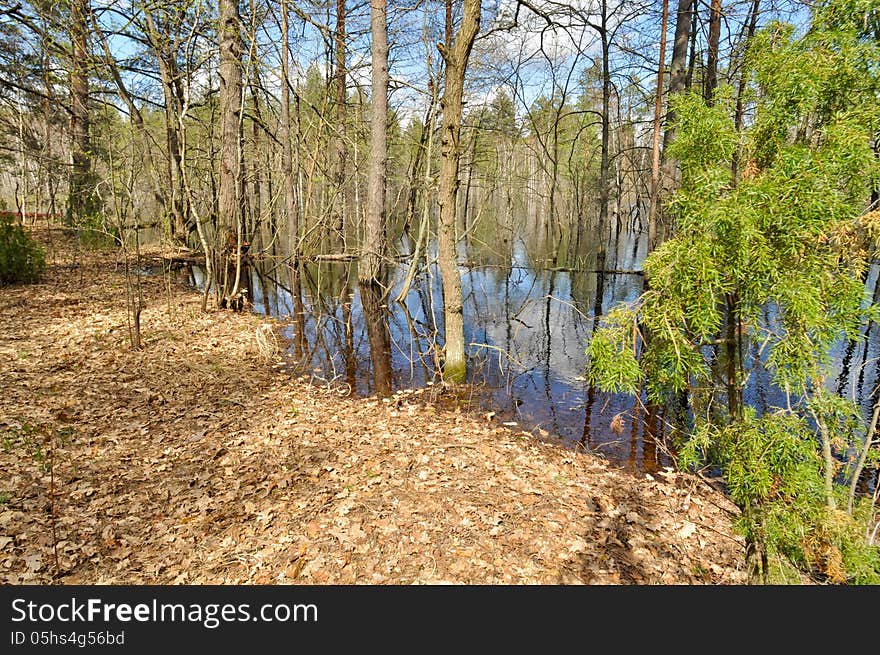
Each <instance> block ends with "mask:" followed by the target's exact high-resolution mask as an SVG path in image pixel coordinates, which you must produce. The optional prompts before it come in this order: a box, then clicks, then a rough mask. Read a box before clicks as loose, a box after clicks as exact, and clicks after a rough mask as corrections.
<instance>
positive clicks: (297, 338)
mask: <svg viewBox="0 0 880 655" xmlns="http://www.w3.org/2000/svg"><path fill="white" fill-rule="evenodd" d="M288 15H289V9H288V0H281V125H280V126H279V127H280V131H279V137H280V139H281V170H282V173H281V178H282V179H283V180H284V213H285V216H286V219H287V231H288V238H289V240H290V289H291V292H290V293H291V296H292V297H293V316H292V318H293V331H294V341H293V343H294V350H295V355H296V357H297V358H298V359H300V360H303V359H304V358H305V356H306V347H305V346H306V333H305V310H304V308H303V302H302V285H301V284H300V257H299V207H298V202H297V198H296V177H297V176H296V173H295V171H294V170H293V135H292V134H291V132H292V130H291V128H290V126H291V120H290V44H289V41H288Z"/></svg>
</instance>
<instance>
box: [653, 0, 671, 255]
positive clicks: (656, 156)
mask: <svg viewBox="0 0 880 655" xmlns="http://www.w3.org/2000/svg"><path fill="white" fill-rule="evenodd" d="M668 18H669V0H663V15H662V17H661V19H660V57H659V58H660V64H659V65H658V66H657V93H656V95H655V96H654V141H653V148H652V152H651V155H652V157H651V209H650V213H649V215H648V253H651V252H652V251H653V250H654V248H656V247H657V245H658V244H657V218H658V215H659V213H660V121H661V118H662V116H663V74H664V72H665V69H666V24H667V21H668Z"/></svg>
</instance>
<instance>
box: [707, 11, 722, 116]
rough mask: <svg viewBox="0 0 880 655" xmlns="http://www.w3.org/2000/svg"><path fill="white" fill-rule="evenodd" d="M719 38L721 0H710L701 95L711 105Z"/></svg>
mask: <svg viewBox="0 0 880 655" xmlns="http://www.w3.org/2000/svg"><path fill="white" fill-rule="evenodd" d="M720 39H721V0H712V5H711V7H710V8H709V41H708V50H709V54H708V58H707V61H706V83H705V86H704V87H703V97H704V98H705V99H706V103H707V104H709V105H711V104H712V102H713V96H714V95H715V89H716V88H717V87H718V41H719V40H720Z"/></svg>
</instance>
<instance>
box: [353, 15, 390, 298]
mask: <svg viewBox="0 0 880 655" xmlns="http://www.w3.org/2000/svg"><path fill="white" fill-rule="evenodd" d="M385 3H386V0H371V1H370V33H371V35H372V39H373V43H372V55H373V59H372V76H373V98H372V111H371V114H370V171H369V183H368V189H367V194H368V199H367V222H366V229H365V233H364V244H363V248H362V250H361V258H360V263H359V265H358V277H359V279H360V282H361V284H370V285H378V284H379V281H380V279H381V268H382V267H381V264H382V256H383V254H384V251H385V192H386V177H387V171H386V169H387V166H388V132H387V124H388V16H387V13H386V4H385Z"/></svg>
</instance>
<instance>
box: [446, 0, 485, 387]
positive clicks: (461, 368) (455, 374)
mask: <svg viewBox="0 0 880 655" xmlns="http://www.w3.org/2000/svg"><path fill="white" fill-rule="evenodd" d="M480 13H481V7H480V0H464V14H463V16H462V20H461V26H460V27H459V29H458V34H457V35H456V37H455V41H454V43H453V45H452V47H451V48H450V47H447V46H442V47H441V46H439V45H438V49H439V50H440V54H441V55H442V56H443V59H444V61H445V63H446V85H445V88H444V89H443V97H442V99H441V101H440V107H441V111H442V112H443V129H442V139H441V149H440V190H439V204H440V225H439V229H438V235H437V236H438V243H437V249H438V259H439V263H440V275H441V277H442V278H443V313H444V318H445V343H444V359H445V361H444V364H443V379H444V380H447V381H450V382H462V381H464V379H465V376H466V374H467V364H466V362H465V356H464V310H463V301H462V295H461V274H460V273H459V270H458V261H457V257H456V241H457V239H456V234H455V227H456V203H455V197H456V193H457V192H458V163H459V159H460V157H461V143H460V138H461V116H462V95H463V92H464V76H465V72H466V71H467V64H468V58H469V57H470V54H471V49H472V48H473V45H474V40H475V39H476V37H477V32H479V29H480ZM448 29H451V28H448Z"/></svg>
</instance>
